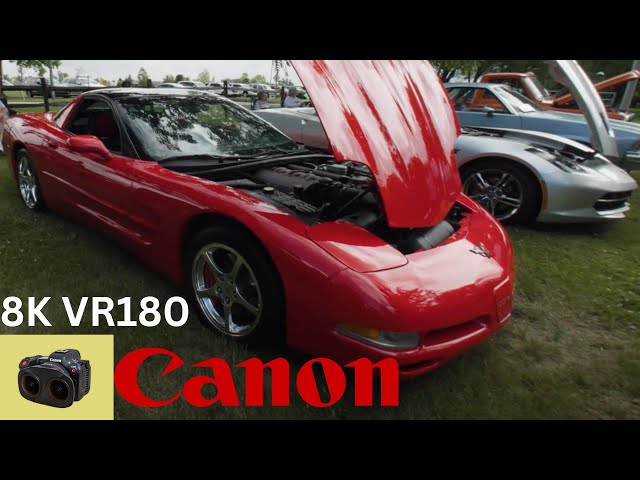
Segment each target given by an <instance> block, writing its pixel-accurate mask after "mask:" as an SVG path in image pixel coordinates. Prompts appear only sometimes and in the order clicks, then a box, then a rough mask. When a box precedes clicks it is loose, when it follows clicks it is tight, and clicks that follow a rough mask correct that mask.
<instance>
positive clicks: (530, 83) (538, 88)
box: [524, 77, 551, 100]
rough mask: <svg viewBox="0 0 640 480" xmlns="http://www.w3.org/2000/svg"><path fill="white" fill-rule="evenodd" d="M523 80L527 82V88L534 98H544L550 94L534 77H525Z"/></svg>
mask: <svg viewBox="0 0 640 480" xmlns="http://www.w3.org/2000/svg"><path fill="white" fill-rule="evenodd" d="M524 82H525V83H526V84H527V88H528V89H529V91H530V92H531V93H532V94H533V96H534V97H536V100H544V99H545V98H550V97H551V95H550V94H549V91H548V90H547V89H546V88H544V85H542V83H540V80H538V79H537V78H536V77H525V78H524Z"/></svg>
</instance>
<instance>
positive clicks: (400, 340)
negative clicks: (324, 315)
mask: <svg viewBox="0 0 640 480" xmlns="http://www.w3.org/2000/svg"><path fill="white" fill-rule="evenodd" d="M336 331H337V332H340V333H341V334H343V335H346V336H347V337H351V338H355V339H356V340H360V341H361V342H364V343H368V344H370V345H374V346H376V347H381V348H386V349H389V350H402V349H408V348H415V347H417V346H418V344H419V343H420V334H419V333H415V332H390V331H388V330H380V329H378V328H369V327H363V326H360V325H351V324H350V323H339V324H338V325H336Z"/></svg>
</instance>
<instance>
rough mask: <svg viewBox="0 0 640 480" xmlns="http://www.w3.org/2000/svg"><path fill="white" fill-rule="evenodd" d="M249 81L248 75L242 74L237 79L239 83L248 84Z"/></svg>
mask: <svg viewBox="0 0 640 480" xmlns="http://www.w3.org/2000/svg"><path fill="white" fill-rule="evenodd" d="M250 81H251V79H250V78H249V74H248V73H243V74H242V75H241V76H240V78H239V79H238V82H239V83H249V82H250Z"/></svg>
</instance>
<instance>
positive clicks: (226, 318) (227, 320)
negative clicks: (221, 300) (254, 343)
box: [222, 304, 235, 332]
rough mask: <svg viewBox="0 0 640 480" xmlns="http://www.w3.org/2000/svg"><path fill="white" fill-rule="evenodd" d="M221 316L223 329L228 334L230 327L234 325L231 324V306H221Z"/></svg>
mask: <svg viewBox="0 0 640 480" xmlns="http://www.w3.org/2000/svg"><path fill="white" fill-rule="evenodd" d="M223 310H224V312H223V314H222V322H223V324H224V329H225V330H226V331H227V332H230V331H231V330H230V328H231V325H235V324H234V323H233V319H232V318H231V305H226V304H225V305H223Z"/></svg>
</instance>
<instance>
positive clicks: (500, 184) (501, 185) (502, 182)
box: [495, 173, 510, 188]
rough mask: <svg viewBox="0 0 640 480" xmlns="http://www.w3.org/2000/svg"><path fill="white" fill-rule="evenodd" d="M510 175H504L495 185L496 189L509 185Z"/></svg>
mask: <svg viewBox="0 0 640 480" xmlns="http://www.w3.org/2000/svg"><path fill="white" fill-rule="evenodd" d="M509 178H510V175H509V174H508V173H503V174H502V176H501V177H500V180H498V181H497V183H496V184H495V187H496V188H501V187H504V186H505V184H506V183H507V180H509Z"/></svg>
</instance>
